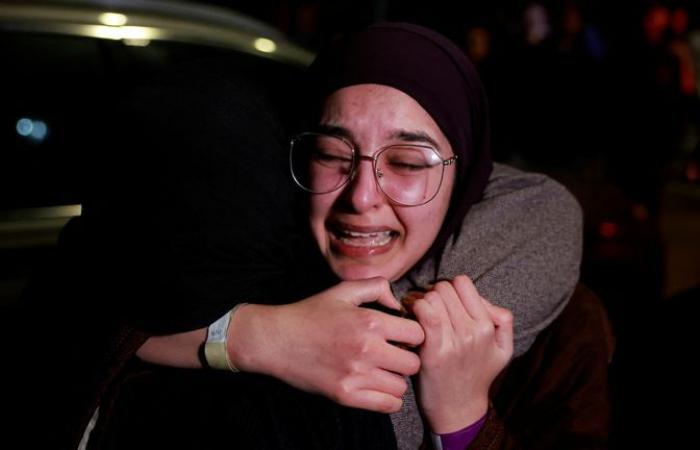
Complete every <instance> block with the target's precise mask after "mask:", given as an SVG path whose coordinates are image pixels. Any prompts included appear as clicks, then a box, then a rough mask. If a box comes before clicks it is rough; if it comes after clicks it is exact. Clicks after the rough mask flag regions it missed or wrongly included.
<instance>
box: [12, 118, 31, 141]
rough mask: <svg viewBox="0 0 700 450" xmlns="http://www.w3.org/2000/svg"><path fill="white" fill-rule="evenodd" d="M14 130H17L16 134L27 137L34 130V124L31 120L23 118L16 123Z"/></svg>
mask: <svg viewBox="0 0 700 450" xmlns="http://www.w3.org/2000/svg"><path fill="white" fill-rule="evenodd" d="M15 128H17V134H19V135H20V136H24V137H27V136H29V135H31V134H32V131H33V130H34V122H32V120H31V119H27V118H26V117H23V118H21V119H19V120H18V121H17V126H16V127H15Z"/></svg>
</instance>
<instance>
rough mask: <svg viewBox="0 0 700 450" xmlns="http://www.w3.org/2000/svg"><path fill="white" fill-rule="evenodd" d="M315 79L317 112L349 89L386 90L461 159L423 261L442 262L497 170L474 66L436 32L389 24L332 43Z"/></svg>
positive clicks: (315, 70) (317, 64)
mask: <svg viewBox="0 0 700 450" xmlns="http://www.w3.org/2000/svg"><path fill="white" fill-rule="evenodd" d="M309 75H310V76H309V83H310V85H309V90H310V92H311V95H312V96H313V99H312V104H314V105H320V104H321V102H322V100H323V99H325V98H326V97H327V96H329V95H330V94H332V93H333V92H335V91H337V90H338V89H341V88H343V87H348V86H352V85H357V84H366V83H372V84H382V85H386V86H390V87H393V88H395V89H398V90H400V91H402V92H404V93H405V94H407V95H409V96H410V97H412V98H413V99H414V100H416V101H417V102H418V103H419V104H420V105H421V106H422V107H423V109H425V111H427V112H428V114H430V116H431V117H432V118H433V120H435V122H436V123H437V124H438V126H439V127H440V129H441V130H442V132H443V133H444V134H445V136H446V137H447V139H448V141H449V142H450V145H451V146H452V150H453V151H454V153H455V154H456V155H458V156H459V159H458V160H457V168H458V173H457V181H456V183H455V186H454V189H453V192H452V196H451V200H450V207H449V209H448V212H447V215H446V217H445V220H444V222H443V224H442V228H441V229H440V231H439V233H438V235H437V237H436V239H435V241H434V242H433V245H432V246H431V248H430V249H429V250H428V252H427V253H426V255H425V257H424V259H425V258H429V257H435V258H439V256H440V254H441V252H442V250H443V249H444V247H445V245H446V244H447V242H448V239H449V238H450V236H453V237H457V235H458V233H459V230H460V226H461V223H462V221H463V219H464V217H465V216H466V214H467V212H468V211H469V208H470V207H471V206H472V205H473V204H474V203H476V202H478V201H479V200H480V199H481V197H482V195H483V192H484V188H485V187H486V184H487V182H488V179H489V175H490V174H491V170H492V161H491V152H490V143H489V118H488V107H487V102H486V95H485V92H484V88H483V85H482V84H481V81H480V79H479V76H478V74H477V72H476V69H475V68H474V66H473V65H472V64H471V63H470V62H469V60H468V59H467V57H466V56H465V55H464V53H463V52H462V51H461V50H460V49H459V48H458V47H457V46H456V45H455V44H453V43H452V42H451V41H450V40H449V39H447V38H446V37H444V36H442V35H440V34H438V33H437V32H435V31H432V30H429V29H427V28H424V27H421V26H418V25H413V24H405V23H388V22H385V23H379V24H375V25H372V26H370V27H368V28H365V29H364V30H362V31H359V32H357V33H354V34H351V35H347V36H345V37H342V38H340V39H338V40H336V41H334V42H332V43H331V44H330V46H329V47H328V48H326V49H325V50H324V51H322V52H321V53H320V55H319V56H318V57H317V58H316V60H315V61H314V63H313V64H312V65H311V67H310V69H309Z"/></svg>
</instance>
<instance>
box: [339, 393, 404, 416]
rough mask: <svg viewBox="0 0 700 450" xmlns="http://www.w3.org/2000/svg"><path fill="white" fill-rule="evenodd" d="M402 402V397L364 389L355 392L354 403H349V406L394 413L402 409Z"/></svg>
mask: <svg viewBox="0 0 700 450" xmlns="http://www.w3.org/2000/svg"><path fill="white" fill-rule="evenodd" d="M402 404H403V401H402V400H401V399H400V398H398V397H395V396H393V395H391V394H387V393H385V392H380V391H375V390H372V389H363V390H360V391H357V392H356V393H355V395H354V396H353V401H352V403H351V404H347V406H352V407H355V408H362V409H367V410H369V411H376V412H380V413H393V412H396V411H398V410H399V409H401V405H402Z"/></svg>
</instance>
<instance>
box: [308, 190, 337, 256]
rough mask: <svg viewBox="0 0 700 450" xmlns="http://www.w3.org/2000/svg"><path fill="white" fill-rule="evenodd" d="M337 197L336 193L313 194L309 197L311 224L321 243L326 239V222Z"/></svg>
mask: <svg viewBox="0 0 700 450" xmlns="http://www.w3.org/2000/svg"><path fill="white" fill-rule="evenodd" d="M335 197H336V195H333V194H323V195H312V196H311V197H310V198H309V225H310V226H311V231H312V233H313V235H314V237H315V238H316V240H317V241H318V243H319V245H323V241H325V234H326V226H325V223H326V219H327V218H328V215H329V213H330V211H331V209H332V207H333V203H334V200H335Z"/></svg>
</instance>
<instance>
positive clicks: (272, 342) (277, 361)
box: [137, 278, 423, 412]
mask: <svg viewBox="0 0 700 450" xmlns="http://www.w3.org/2000/svg"><path fill="white" fill-rule="evenodd" d="M374 301H378V302H379V303H381V304H382V305H384V306H385V307H388V308H392V309H398V307H399V305H398V302H397V301H396V299H394V297H393V295H392V294H391V291H390V289H389V284H388V283H387V282H386V281H385V280H382V279H379V278H375V279H370V280H362V281H352V282H343V283H340V284H339V285H337V286H334V287H332V288H330V289H328V290H326V291H323V292H321V293H319V294H317V295H314V296H311V297H309V298H307V299H304V300H302V301H299V302H296V303H292V304H288V305H278V306H269V305H248V306H246V307H245V308H242V309H240V310H239V311H238V312H237V313H236V314H235V315H233V317H232V319H231V324H230V326H229V333H228V336H227V339H228V345H227V347H228V352H229V358H230V359H231V362H232V363H233V364H234V365H235V366H236V367H238V368H240V369H241V370H242V371H245V372H252V373H260V374H265V375H270V376H273V377H275V378H278V379H280V380H282V381H284V382H286V383H287V384H290V385H292V386H294V387H296V388H299V389H302V390H304V391H307V392H312V393H317V394H321V395H324V396H326V397H328V398H331V399H332V400H334V401H336V402H337V403H340V404H342V405H345V406H351V407H355V408H363V409H368V410H372V411H378V412H392V411H396V410H398V409H399V408H400V407H401V402H402V401H401V397H402V395H403V393H404V392H405V390H406V389H407V386H406V381H405V379H404V376H408V375H413V374H415V373H416V372H417V371H418V368H419V366H420V361H419V360H418V357H417V356H416V355H415V354H413V353H412V352H410V351H407V350H404V349H401V348H398V347H397V346H395V345H392V344H391V343H390V342H399V343H403V344H407V345H409V346H415V345H419V344H420V343H421V342H422V341H423V331H422V329H421V327H420V326H419V325H418V324H417V323H415V322H414V321H411V320H408V319H402V318H398V317H394V316H392V315H389V314H386V313H383V312H380V311H375V310H372V309H368V308H360V307H359V306H360V304H362V303H368V302H374ZM339 330H342V333H339ZM204 335H205V330H204V329H199V330H195V331H193V332H188V333H180V334H175V335H169V336H163V337H152V338H151V339H149V340H148V341H147V342H146V343H145V344H144V345H143V346H142V347H141V348H140V349H139V350H138V353H137V354H138V356H139V357H140V358H142V359H144V360H146V361H148V362H153V363H159V364H165V365H175V366H179V367H191V368H197V367H201V364H200V363H199V361H198V359H197V349H198V346H199V345H201V343H202V342H203V340H204Z"/></svg>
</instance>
